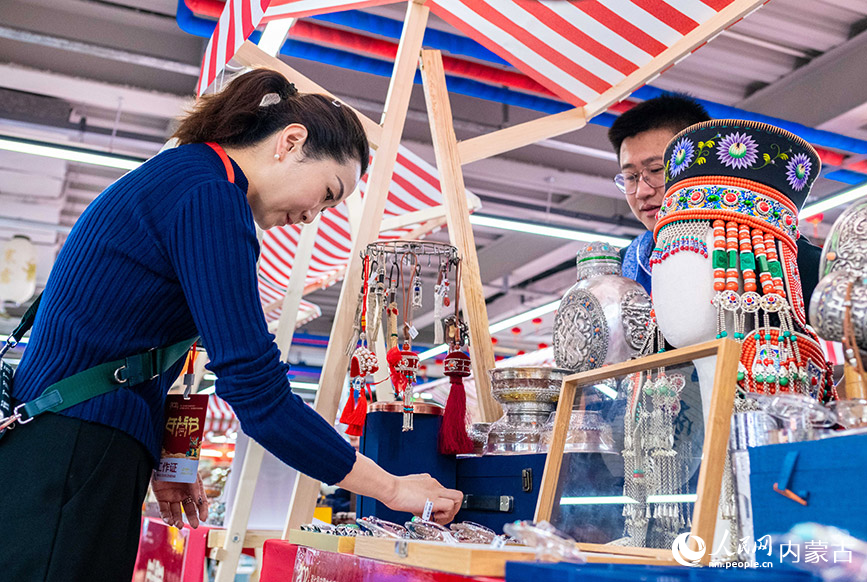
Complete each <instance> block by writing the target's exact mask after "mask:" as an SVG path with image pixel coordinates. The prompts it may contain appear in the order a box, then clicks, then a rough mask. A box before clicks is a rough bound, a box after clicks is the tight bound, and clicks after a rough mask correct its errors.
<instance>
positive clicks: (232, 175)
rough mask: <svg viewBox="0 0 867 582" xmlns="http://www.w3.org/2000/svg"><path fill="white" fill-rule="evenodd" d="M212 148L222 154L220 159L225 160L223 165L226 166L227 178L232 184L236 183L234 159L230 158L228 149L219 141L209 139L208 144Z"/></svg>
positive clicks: (219, 154)
mask: <svg viewBox="0 0 867 582" xmlns="http://www.w3.org/2000/svg"><path fill="white" fill-rule="evenodd" d="M205 145H207V146H208V147H210V148H211V149H212V150H214V151H215V152H216V153H217V155H218V156H220V160H222V161H223V166H224V167H225V168H226V178H227V179H228V180H229V182H231V183H232V184H234V183H235V168H233V167H232V161H231V160H230V159H229V155H228V154H227V153H226V150H224V149H223V148H222V146H220V144H218V143H214V142H212V141H209V142H208V143H207V144H205Z"/></svg>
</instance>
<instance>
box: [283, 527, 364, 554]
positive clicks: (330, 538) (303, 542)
mask: <svg viewBox="0 0 867 582" xmlns="http://www.w3.org/2000/svg"><path fill="white" fill-rule="evenodd" d="M355 539H356V538H354V537H352V536H334V535H330V534H325V533H319V532H315V531H302V530H300V529H293V530H292V531H290V532H289V543H292V544H297V545H299V546H305V547H308V548H316V549H317V550H325V551H327V552H337V553H338V554H352V553H354V552H355Z"/></svg>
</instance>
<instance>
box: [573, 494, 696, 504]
mask: <svg viewBox="0 0 867 582" xmlns="http://www.w3.org/2000/svg"><path fill="white" fill-rule="evenodd" d="M697 498H698V496H697V495H696V494H695V493H686V494H679V495H648V496H647V502H648V503H694V502H695V500H696V499H697ZM634 503H638V502H637V501H636V500H635V499H633V498H631V497H629V496H628V495H609V496H605V495H600V496H592V497H562V498H561V499H560V505H623V504H626V505H632V504H634Z"/></svg>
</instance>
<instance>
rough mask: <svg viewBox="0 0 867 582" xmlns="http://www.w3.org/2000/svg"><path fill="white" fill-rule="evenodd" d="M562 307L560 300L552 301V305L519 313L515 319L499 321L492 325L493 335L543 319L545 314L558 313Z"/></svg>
mask: <svg viewBox="0 0 867 582" xmlns="http://www.w3.org/2000/svg"><path fill="white" fill-rule="evenodd" d="M558 307H560V299H558V300H557V301H552V302H551V303H546V304H545V305H542V306H541V307H536V308H534V309H531V310H530V311H525V312H524V313H519V314H518V315H515V316H513V317H510V318H508V319H504V320H503V321H498V322H497V323H492V324H491V327H490V329H491V333H497V332H500V331H503V330H504V329H509V328H510V327H514V326H516V325H518V324H519V323H524V322H525V321H530V320H531V319H534V318H536V317H541V316H543V315H545V314H548V313H551V312H552V311H557V308H558Z"/></svg>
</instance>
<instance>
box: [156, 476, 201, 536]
mask: <svg viewBox="0 0 867 582" xmlns="http://www.w3.org/2000/svg"><path fill="white" fill-rule="evenodd" d="M151 488H152V489H153V492H154V496H155V497H156V498H157V502H158V503H159V507H160V517H161V518H162V519H163V521H164V522H166V523H167V524H169V525H172V526H174V527H176V528H182V527H184V518H183V515H182V512H181V507H183V513H186V514H187V521H188V522H190V527H192V528H197V527H199V522H200V521H205V520H206V519H208V497H207V495H205V486H204V485H203V484H202V478H201V477H199V476H197V477H196V482H195V483H175V482H173V481H157V480H155V479H151Z"/></svg>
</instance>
